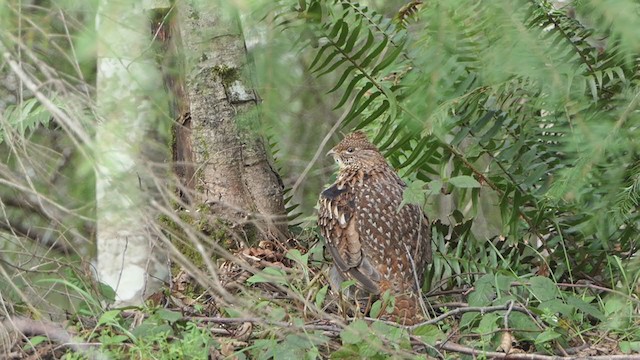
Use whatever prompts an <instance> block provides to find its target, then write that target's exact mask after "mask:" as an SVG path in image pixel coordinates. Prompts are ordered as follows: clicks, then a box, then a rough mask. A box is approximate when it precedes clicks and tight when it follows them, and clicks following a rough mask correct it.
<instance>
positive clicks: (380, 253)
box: [318, 131, 431, 325]
mask: <svg viewBox="0 0 640 360" xmlns="http://www.w3.org/2000/svg"><path fill="white" fill-rule="evenodd" d="M329 154H330V155H333V157H334V158H335V160H336V161H337V163H338V166H339V173H338V179H337V180H336V182H335V183H334V184H333V185H331V186H330V187H329V188H328V189H326V190H324V191H323V192H322V193H321V194H320V201H319V207H320V209H319V215H318V225H319V226H320V229H321V231H322V235H323V236H324V237H325V239H326V247H327V248H328V250H329V253H330V254H331V256H332V257H333V266H332V268H331V273H330V281H331V286H332V287H333V288H334V289H339V286H340V284H341V283H342V282H343V281H345V280H349V279H354V280H356V282H357V286H358V287H359V288H360V289H364V290H366V291H367V292H369V293H371V294H383V293H384V292H385V291H387V290H389V291H390V293H391V295H393V296H394V298H395V308H394V311H393V313H392V314H390V315H388V316H385V317H386V318H388V319H390V320H393V321H397V322H399V323H402V324H407V325H409V324H413V323H415V322H417V321H419V320H420V319H421V315H420V314H422V311H421V309H420V305H419V299H418V297H419V296H421V295H420V285H421V284H422V278H423V273H424V270H425V267H426V265H427V264H428V263H430V262H431V240H430V232H429V231H430V230H429V222H428V219H427V217H426V216H425V215H424V213H423V212H422V209H421V208H420V207H419V206H417V205H413V204H405V205H403V206H402V207H400V204H401V202H402V194H403V191H404V189H405V187H406V185H405V183H404V182H403V181H402V180H401V179H400V177H399V176H398V175H397V174H396V172H395V171H394V170H393V168H391V166H390V165H389V164H388V163H387V161H386V159H385V158H384V156H382V154H381V153H380V152H379V151H378V149H377V148H376V147H375V145H373V144H372V143H371V142H369V140H368V139H367V137H366V135H365V134H364V133H362V132H360V131H356V132H354V133H351V134H349V135H347V136H346V137H345V138H344V139H343V140H342V141H341V142H340V143H339V144H338V145H336V146H335V147H334V148H333V149H331V150H330V151H329V152H328V155H329ZM412 261H413V265H412ZM419 284H420V285H419Z"/></svg>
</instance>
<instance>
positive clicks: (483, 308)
mask: <svg viewBox="0 0 640 360" xmlns="http://www.w3.org/2000/svg"><path fill="white" fill-rule="evenodd" d="M505 310H508V311H512V310H513V311H519V312H522V313H525V314H529V313H530V311H529V310H527V309H526V308H524V307H522V306H514V305H513V303H512V302H510V303H508V304H505V305H496V306H469V307H460V308H457V309H453V310H451V311H448V312H446V313H444V314H442V315H440V316H437V317H435V318H433V319H431V320H427V321H423V322H421V323H418V324H415V325H412V326H407V328H408V329H411V330H415V329H416V328H418V327H420V326H423V325H431V324H435V323H437V322H439V321H441V320H443V319H446V318H448V317H450V316H455V315H458V314H464V313H468V312H479V313H480V314H485V313H490V312H495V311H505Z"/></svg>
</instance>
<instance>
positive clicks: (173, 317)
mask: <svg viewBox="0 0 640 360" xmlns="http://www.w3.org/2000/svg"><path fill="white" fill-rule="evenodd" d="M155 314H156V315H157V316H158V317H159V318H160V319H162V320H165V321H167V322H169V324H173V323H175V322H176V321H178V320H180V319H182V314H181V313H179V312H177V311H171V310H167V309H158V310H156V312H155Z"/></svg>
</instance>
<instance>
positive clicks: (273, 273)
mask: <svg viewBox="0 0 640 360" xmlns="http://www.w3.org/2000/svg"><path fill="white" fill-rule="evenodd" d="M247 282H248V283H249V284H258V283H274V284H282V285H286V284H287V279H286V274H285V272H284V270H282V269H280V268H275V267H271V266H270V267H266V268H264V269H263V270H262V271H260V272H259V273H257V274H254V275H253V276H251V277H250V278H248V279H247Z"/></svg>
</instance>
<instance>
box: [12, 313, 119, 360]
mask: <svg viewBox="0 0 640 360" xmlns="http://www.w3.org/2000/svg"><path fill="white" fill-rule="evenodd" d="M0 326H4V327H6V328H7V329H14V330H15V331H18V332H20V333H22V334H23V335H24V336H27V335H42V336H46V337H47V338H48V339H49V340H50V341H52V342H56V343H59V344H62V345H64V346H68V347H70V348H71V349H73V351H75V352H77V353H79V354H82V355H84V356H86V357H87V358H89V359H96V360H106V359H109V357H108V356H107V355H105V354H103V353H101V352H100V351H99V350H98V349H96V347H97V346H99V345H100V344H99V343H85V342H83V341H82V339H79V338H76V337H74V336H73V335H71V333H69V331H67V330H66V329H65V328H63V327H62V326H60V325H59V324H56V323H53V322H51V321H44V320H42V321H38V320H33V319H29V318H25V317H22V316H15V317H11V318H7V319H6V320H5V321H4V322H3V323H1V324H0Z"/></svg>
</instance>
